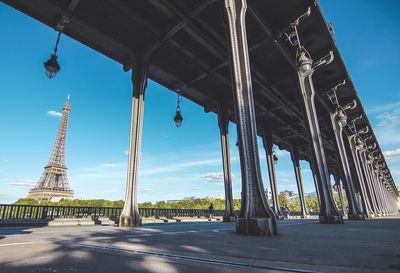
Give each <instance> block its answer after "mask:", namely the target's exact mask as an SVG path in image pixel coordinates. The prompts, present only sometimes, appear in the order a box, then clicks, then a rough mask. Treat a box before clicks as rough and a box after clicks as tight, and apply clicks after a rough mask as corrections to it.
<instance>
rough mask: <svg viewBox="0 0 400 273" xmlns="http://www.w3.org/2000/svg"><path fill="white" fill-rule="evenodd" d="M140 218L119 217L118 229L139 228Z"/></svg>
mask: <svg viewBox="0 0 400 273" xmlns="http://www.w3.org/2000/svg"><path fill="white" fill-rule="evenodd" d="M141 225H142V218H140V217H138V216H137V217H135V216H121V217H120V218H119V227H140V226H141Z"/></svg>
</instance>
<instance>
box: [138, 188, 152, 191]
mask: <svg viewBox="0 0 400 273" xmlns="http://www.w3.org/2000/svg"><path fill="white" fill-rule="evenodd" d="M139 191H140V192H153V191H154V190H153V189H150V188H139Z"/></svg>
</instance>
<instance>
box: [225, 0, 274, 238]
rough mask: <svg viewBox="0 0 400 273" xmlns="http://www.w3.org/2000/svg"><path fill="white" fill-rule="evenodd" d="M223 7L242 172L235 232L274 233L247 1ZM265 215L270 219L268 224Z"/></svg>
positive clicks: (233, 0)
mask: <svg viewBox="0 0 400 273" xmlns="http://www.w3.org/2000/svg"><path fill="white" fill-rule="evenodd" d="M224 8H225V12H226V22H227V30H228V33H229V45H230V53H231V54H230V56H231V71H232V80H233V83H232V87H233V98H234V105H235V112H236V121H237V124H236V125H237V126H236V127H237V135H238V141H239V155H240V167H241V174H242V204H241V205H242V206H241V209H240V215H239V217H238V219H237V221H236V232H237V233H241V234H253V235H268V234H270V235H274V234H277V222H276V217H275V213H274V212H273V211H272V209H271V208H270V207H269V206H268V204H267V200H266V196H265V193H264V186H263V183H262V180H261V172H260V160H259V155H258V145H257V131H256V116H255V110H254V101H253V89H252V83H251V72H250V61H249V51H248V46H247V35H246V22H245V15H246V9H247V2H246V0H225V1H224ZM267 218H270V219H271V221H270V222H271V223H269V221H268V219H267ZM269 224H271V228H270V226H269Z"/></svg>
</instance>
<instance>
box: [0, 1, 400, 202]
mask: <svg viewBox="0 0 400 273" xmlns="http://www.w3.org/2000/svg"><path fill="white" fill-rule="evenodd" d="M320 4H321V6H322V9H323V11H324V14H325V16H326V17H327V20H328V21H331V22H332V23H333V26H334V30H335V37H336V41H337V45H338V47H339V49H340V52H341V54H342V57H343V58H344V61H345V63H346V65H347V68H348V70H349V73H350V75H351V77H352V79H353V81H354V83H355V86H356V88H357V90H358V92H359V95H360V97H361V99H362V101H363V104H364V107H365V108H366V111H367V113H368V115H369V119H370V121H371V123H372V125H373V128H374V131H375V133H376V135H377V137H378V140H379V142H380V145H381V148H382V149H383V150H384V151H385V154H386V159H387V161H388V163H389V166H390V168H391V171H392V174H393V176H394V179H395V181H399V178H400V137H399V136H400V86H399V83H398V80H397V79H398V67H399V66H400V46H399V44H400V29H399V26H400V17H399V16H397V15H398V13H399V11H400V2H399V1H396V0H393V1H389V0H385V1H379V2H377V1H372V0H369V1H364V0H353V1H344V0H342V1H328V0H323V1H320ZM0 33H1V36H2V42H1V43H0V60H1V63H0V75H1V77H0V79H1V81H0V92H1V100H0V132H1V134H0V203H9V202H13V201H15V200H16V199H18V198H20V197H24V196H26V194H27V193H28V191H29V189H30V188H31V187H33V186H34V185H35V184H36V182H37V180H38V179H39V177H40V175H41V174H42V171H43V167H44V165H45V164H46V163H47V161H48V158H49V156H50V153H51V150H52V147H53V144H54V140H55V135H56V131H57V128H58V125H59V117H57V115H51V114H49V111H60V110H61V107H62V105H63V103H64V102H65V100H66V97H67V94H70V95H71V106H72V111H71V113H70V126H69V129H68V137H67V155H66V158H67V166H68V168H69V180H70V184H71V188H72V189H73V190H74V191H75V196H76V197H78V198H85V199H87V198H105V199H111V200H119V199H123V198H124V194H125V193H124V189H125V183H126V167H127V160H128V157H127V148H128V141H129V124H130V121H129V119H130V107H131V105H130V104H131V82H130V74H129V73H124V72H123V71H122V67H121V65H119V64H117V63H115V62H114V61H112V60H110V59H108V58H107V57H105V56H102V55H100V54H99V53H97V52H95V51H93V50H91V49H89V48H87V47H86V46H83V45H81V44H79V43H78V42H76V41H74V40H72V39H70V38H68V37H66V36H62V37H61V42H60V47H59V62H60V64H61V67H62V70H61V72H60V73H59V74H58V75H57V76H56V78H54V79H53V80H49V79H47V78H46V77H45V75H44V71H43V66H42V63H43V61H45V60H47V59H48V57H49V54H50V53H51V51H52V49H53V46H54V42H55V38H56V33H55V32H54V30H52V29H50V28H49V27H47V26H45V25H43V24H41V23H39V22H37V21H35V20H34V19H32V18H30V17H28V16H26V15H24V14H21V13H20V12H18V11H15V10H13V9H11V8H10V7H8V6H6V5H5V4H3V3H0ZM175 107H176V96H175V95H174V94H173V93H172V92H169V91H168V90H167V89H165V88H163V87H161V86H159V85H157V84H156V83H154V82H150V84H149V87H148V89H147V93H146V102H145V117H144V129H143V130H144V131H143V145H142V161H141V167H140V181H139V202H143V201H156V200H170V199H180V198H184V197H189V196H197V197H202V196H222V195H223V193H224V188H223V183H222V177H221V172H222V163H221V155H220V144H219V130H218V126H217V119H216V116H215V115H214V114H212V113H205V112H204V110H203V109H202V108H201V107H199V106H198V105H195V104H193V103H191V102H190V101H188V100H185V99H184V100H183V103H182V110H183V116H184V122H183V125H182V127H181V128H179V129H177V128H175V126H174V124H173V122H172V118H173V116H174V113H175ZM230 141H231V157H232V159H231V160H232V169H233V191H234V196H235V197H237V196H239V195H240V188H241V187H240V168H239V158H238V152H237V149H236V147H235V145H234V144H235V143H236V128H235V126H234V125H232V124H231V125H230ZM259 144H260V145H259V149H260V156H261V170H262V175H263V181H264V185H265V186H268V184H269V181H268V179H267V170H266V161H265V152H264V151H263V149H262V145H261V142H259ZM277 153H278V156H279V163H278V165H277V174H278V177H277V179H278V189H279V190H280V191H281V190H285V189H289V190H296V184H295V179H294V174H293V170H292V164H291V161H290V157H289V154H288V153H286V152H284V151H277ZM302 166H303V169H302V174H303V178H304V187H305V192H312V191H315V190H314V186H313V182H312V178H311V175H310V174H311V173H310V171H309V168H308V164H307V163H306V162H302Z"/></svg>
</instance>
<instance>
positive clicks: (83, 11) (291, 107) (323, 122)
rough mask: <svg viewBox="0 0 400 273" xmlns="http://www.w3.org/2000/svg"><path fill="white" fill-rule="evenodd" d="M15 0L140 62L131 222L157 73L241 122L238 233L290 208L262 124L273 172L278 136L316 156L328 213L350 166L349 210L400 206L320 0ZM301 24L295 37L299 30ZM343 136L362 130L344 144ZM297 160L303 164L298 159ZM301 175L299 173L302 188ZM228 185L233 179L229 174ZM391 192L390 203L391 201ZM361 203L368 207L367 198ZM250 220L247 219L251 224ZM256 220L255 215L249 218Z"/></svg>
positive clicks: (124, 59)
mask: <svg viewBox="0 0 400 273" xmlns="http://www.w3.org/2000/svg"><path fill="white" fill-rule="evenodd" d="M4 2H5V3H7V4H9V5H10V6H12V7H14V8H16V9H18V10H20V11H22V12H24V13H26V14H28V15H29V16H31V17H33V18H36V19H37V20H39V21H40V22H43V23H45V24H47V25H49V26H50V27H53V28H54V27H55V26H56V25H57V23H59V22H60V18H61V16H66V17H68V18H69V22H68V23H67V25H66V26H65V29H64V30H63V33H64V34H66V35H68V36H70V37H72V38H74V39H76V40H77V41H79V42H81V43H83V44H85V45H87V46H89V47H91V48H93V49H94V50H96V51H98V52H100V53H102V54H104V55H106V56H108V57H109V58H111V59H113V60H115V61H117V62H119V63H120V64H121V66H122V68H123V69H124V71H128V70H130V69H133V75H132V77H133V82H134V85H133V103H132V120H131V122H132V123H131V143H130V157H129V158H130V159H129V167H128V182H127V189H128V190H127V198H126V202H125V208H124V210H123V212H122V216H121V217H122V218H124V217H125V218H124V219H125V220H126V225H129V226H133V225H140V218H139V215H138V209H137V198H136V195H137V193H136V188H137V177H138V175H137V170H138V168H139V166H138V164H139V163H138V162H139V160H137V157H139V155H140V147H141V146H140V144H141V128H142V122H143V110H144V103H143V102H144V92H145V88H146V80H147V77H149V78H150V79H152V80H154V81H155V82H158V83H160V84H161V85H163V86H165V87H167V88H169V89H170V90H172V91H174V92H177V93H179V94H180V95H182V96H184V97H186V98H188V99H190V100H192V101H194V102H195V103H197V104H199V105H200V106H202V107H203V108H204V109H205V111H206V112H215V113H216V114H218V115H219V116H221V115H222V114H223V115H224V116H226V119H227V120H228V121H231V122H234V123H236V124H237V128H238V140H239V151H240V156H241V168H242V210H241V212H240V215H239V219H238V220H237V223H239V224H238V226H237V228H238V229H237V230H238V232H239V233H242V231H243V232H244V233H260V234H261V233H263V234H264V233H265V231H262V230H258V229H257V230H256V231H255V232H253V231H251V232H249V230H250V229H251V228H249V227H251V226H252V225H253V224H254V225H255V226H264V225H265V224H264V222H262V221H264V220H265V219H264V218H271V219H273V218H274V214H278V216H279V214H280V212H279V204H278V202H275V203H277V204H278V205H277V204H275V207H276V211H275V213H274V212H272V211H271V209H270V208H269V207H268V205H265V203H266V200H265V196H264V189H263V188H262V181H261V179H260V178H261V175H260V171H259V161H258V149H257V141H256V139H255V136H254V135H255V133H257V134H258V135H260V136H263V138H264V146H265V148H266V151H267V158H268V164H269V170H270V172H271V173H273V172H274V171H273V155H272V144H276V145H278V146H279V148H280V149H284V150H287V151H290V152H291V153H295V154H296V156H295V157H293V160H294V167H295V169H296V168H298V167H296V166H298V160H300V159H302V160H307V161H309V162H312V164H313V165H314V167H313V172H314V174H315V178H316V184H317V191H318V192H319V201H320V207H321V211H320V220H321V222H323V223H342V222H343V221H342V215H339V212H338V210H337V208H336V205H335V204H334V201H333V198H332V191H331V184H330V181H329V180H330V179H329V175H330V174H339V176H341V177H340V179H343V177H344V176H345V179H344V180H345V181H344V182H343V184H344V186H345V188H346V195H347V197H348V199H349V198H350V199H351V200H352V202H351V208H350V211H349V218H350V216H354V219H362V218H363V216H362V215H361V214H362V213H363V214H365V215H367V216H368V215H372V214H373V212H375V213H376V214H380V215H386V214H388V212H389V210H388V209H386V208H387V207H390V211H391V212H393V211H395V207H394V205H393V203H394V200H395V198H397V193H395V192H396V188H395V185H394V182H393V179H392V177H391V175H390V171H389V170H388V169H387V166H386V164H385V162H384V158H383V155H382V151H381V150H380V148H379V144H378V142H377V140H376V138H375V135H374V133H373V131H372V128H371V126H370V123H369V121H368V118H367V116H366V114H365V111H364V109H363V106H362V103H361V101H360V99H359V97H358V95H357V91H356V90H355V87H354V85H353V83H352V81H351V78H350V76H349V74H348V72H347V70H346V67H345V65H344V63H343V60H342V59H341V57H340V53H339V52H338V49H337V47H336V45H335V40H334V37H333V30H332V27H331V26H330V25H329V24H328V23H327V22H326V21H325V19H324V17H323V15H322V13H321V10H320V8H319V7H318V5H317V3H316V1H313V0H290V1H281V0H271V1H261V0H247V1H245V0H225V1H217V0H190V1H187V0H168V1H167V0H147V1H142V0H134V1H133V0H99V1H96V3H95V4H93V3H92V2H90V1H79V0H37V1H24V0H5V1H4ZM246 2H247V5H248V6H247V12H246V20H245V22H244V21H243V20H242V18H243V17H241V16H239V15H241V14H243V13H244V11H245V10H246V9H245V8H244V7H245V6H246ZM308 10H309V11H310V13H308V14H307V15H304V16H306V17H307V19H306V20H303V18H305V17H304V16H302V17H301V18H302V22H301V24H297V23H296V19H298V18H299V16H301V15H302V14H306V12H307V11H308ZM293 22H294V23H293ZM291 23H292V24H291ZM288 26H290V28H289V30H290V31H289V30H288ZM293 29H295V30H296V32H293V33H295V36H293V35H291V34H290V33H292V30H293ZM246 31H247V36H246ZM288 31H289V32H288ZM284 33H287V34H290V35H289V36H285V35H284ZM296 37H297V42H298V41H299V40H300V41H301V47H300V43H297V44H296V42H295V40H296V39H295V38H296ZM246 42H247V44H246ZM291 43H292V45H291ZM247 53H248V55H249V62H248V60H247ZM327 54H328V55H327ZM61 55H62V54H61ZM327 56H328V57H329V56H330V57H331V58H330V59H329V58H328V57H327ZM318 60H320V61H318ZM310 63H311V64H310ZM317 68H318V70H316V69H317ZM249 71H251V72H249ZM310 71H312V72H311V73H309V72H310ZM314 71H315V75H314V73H313V72H314ZM312 75H314V76H313V78H312ZM343 81H346V84H345V85H342V86H341V87H340V89H337V88H336V89H337V92H336V97H335V102H333V99H332V97H330V98H328V96H327V95H328V93H329V94H331V91H332V88H334V87H335V86H338V84H339V83H341V82H343ZM299 83H300V84H299ZM314 89H315V91H314ZM232 90H233V92H232ZM314 95H315V96H314ZM314 97H315V105H314ZM253 100H254V109H253ZM335 103H336V104H335ZM341 106H344V108H346V109H345V110H343V109H342V108H341ZM221 108H223V110H221ZM253 110H254V111H253ZM339 110H340V111H342V110H343V111H344V112H345V114H346V115H347V116H348V117H349V120H352V121H353V124H352V127H351V126H348V127H345V125H343V126H338V122H339V116H340V115H339V114H340V113H339V112H340V111H339ZM332 124H333V125H332ZM342 124H343V123H342ZM219 125H220V128H221V136H222V138H221V139H222V146H223V147H222V148H223V150H225V151H226V150H229V149H228V143H226V142H224V140H223V139H224V137H225V138H226V136H227V133H228V132H227V131H226V130H225V129H223V128H227V127H226V124H225V123H223V122H222V123H221V122H220V124H219ZM339 127H340V128H339ZM342 127H344V128H342ZM355 128H357V129H355ZM342 129H343V130H344V131H345V132H344V133H343V131H341V130H342ZM357 130H358V131H357ZM361 131H363V133H361ZM367 133H368V135H367ZM362 134H363V136H361V135H362ZM343 135H344V136H349V137H350V136H354V138H351V139H350V140H349V142H347V144H346V145H345V144H344V141H343V138H344V136H343ZM346 140H347V139H346ZM357 141H359V142H361V143H358V142H357ZM338 146H339V148H340V149H338ZM348 146H350V148H349V147H348ZM370 147H372V148H370ZM356 148H357V149H356ZM369 149H371V150H369ZM338 150H340V154H338ZM376 154H377V155H376ZM347 157H352V158H353V160H347ZM368 157H371V158H368ZM228 159H229V155H226V154H225V155H224V156H223V160H224V171H225V177H226V180H229V179H230V178H229V175H227V172H229V168H228V167H226V166H228V165H229V162H228ZM360 162H361V164H360ZM349 165H350V166H349ZM297 171H298V173H299V169H297ZM341 173H344V175H342V174H341ZM352 176H353V177H357V180H359V181H357V183H354V188H355V189H353V188H352V187H353V182H352ZM270 180H271V185H275V184H276V181H274V180H275V178H274V175H270ZM300 180H301V178H300V177H299V176H297V181H298V185H299V192H300V188H301V187H302V186H301V181H300ZM225 185H226V186H227V185H229V183H227V181H225ZM272 187H273V186H272ZM355 192H356V193H358V194H360V196H361V200H358V199H357V200H356V195H355ZM227 193H229V187H226V196H228V194H227ZM389 195H390V196H389ZM388 198H389V199H390V204H389V203H388V202H387V201H386V199H388ZM361 203H362V204H364V208H363V212H361V211H360V209H359V208H358V207H359V205H360V204H361ZM369 203H371V209H370V208H369V205H370V204H369ZM227 204H228V203H227ZM304 211H306V210H304ZM353 214H354V215H353ZM122 218H121V219H122ZM125 220H124V221H121V222H124V223H125ZM242 223H246V224H243V225H244V227H245V228H244V229H242V228H241V225H242ZM248 223H251V224H249V226H247V225H248ZM273 225H274V224H273ZM272 233H274V232H272ZM260 234H259V235H260Z"/></svg>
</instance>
